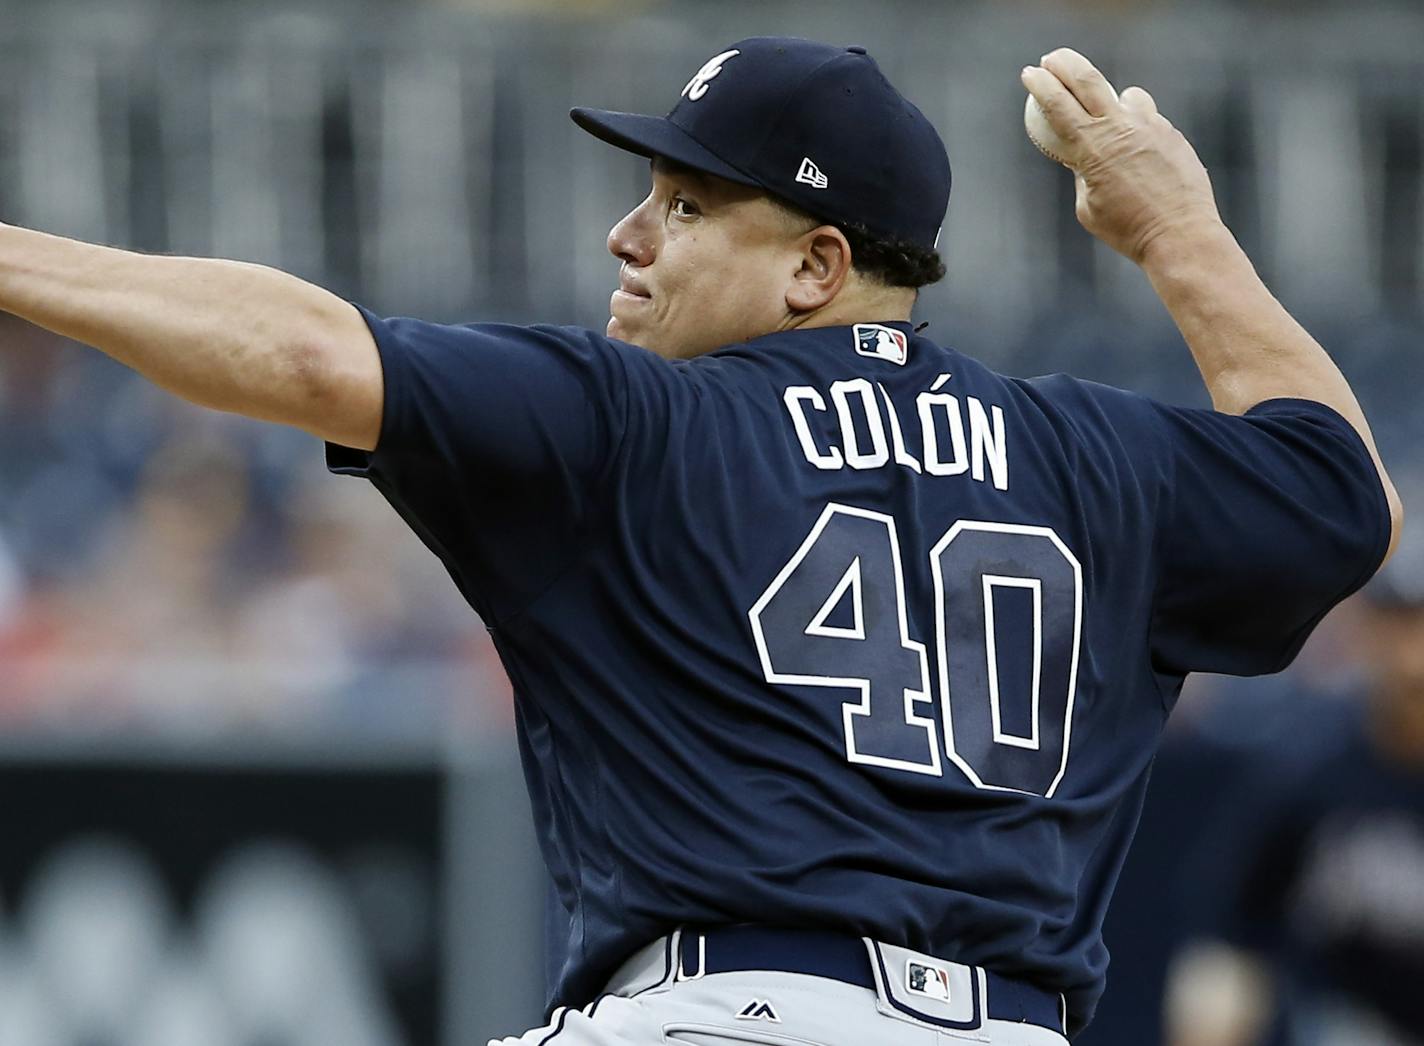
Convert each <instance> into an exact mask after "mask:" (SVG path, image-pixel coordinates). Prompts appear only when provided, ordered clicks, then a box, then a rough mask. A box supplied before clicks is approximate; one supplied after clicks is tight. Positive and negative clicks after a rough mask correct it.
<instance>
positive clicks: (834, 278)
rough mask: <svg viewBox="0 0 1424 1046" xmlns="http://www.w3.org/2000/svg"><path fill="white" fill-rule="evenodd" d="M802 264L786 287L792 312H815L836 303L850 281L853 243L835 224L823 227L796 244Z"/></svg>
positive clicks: (788, 305)
mask: <svg viewBox="0 0 1424 1046" xmlns="http://www.w3.org/2000/svg"><path fill="white" fill-rule="evenodd" d="M797 247H798V248H799V254H798V259H799V262H800V265H799V267H798V268H797V270H796V272H795V274H794V275H793V276H792V277H791V283H790V285H789V286H788V287H787V288H786V305H787V307H788V308H790V309H791V311H792V312H814V311H815V310H816V309H820V308H823V307H825V306H826V305H829V304H830V303H831V302H832V301H834V300H835V297H836V295H837V294H839V293H840V292H841V288H842V287H843V286H845V282H846V280H847V279H849V278H850V271H851V257H850V244H849V243H847V242H846V238H845V234H844V233H842V232H841V231H840V230H839V229H837V228H836V227H835V226H834V225H822V226H819V227H817V228H815V229H812V230H811V231H810V232H808V233H806V234H805V235H803V236H802V237H801V238H800V239H799V240H798V241H797Z"/></svg>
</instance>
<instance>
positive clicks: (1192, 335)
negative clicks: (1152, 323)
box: [1142, 223, 1401, 532]
mask: <svg viewBox="0 0 1424 1046" xmlns="http://www.w3.org/2000/svg"><path fill="white" fill-rule="evenodd" d="M1142 267H1143V269H1144V271H1145V272H1146V273H1147V276H1148V278H1149V279H1150V280H1151V281H1152V286H1153V287H1154V288H1155V289H1156V291H1157V294H1158V296H1159V297H1161V299H1162V301H1163V303H1164V304H1165V305H1166V306H1167V310H1168V312H1170V313H1171V315H1172V319H1173V320H1174V321H1175V322H1176V324H1177V327H1178V329H1179V330H1181V332H1182V336H1183V337H1184V338H1185V339H1186V342H1187V345H1188V347H1189V348H1190V349H1191V351H1192V356H1193V357H1194V358H1195V360H1196V363H1197V367H1198V369H1199V370H1200V371H1201V374H1202V378H1203V380H1204V381H1205V382H1206V387H1207V390H1208V391H1209V392H1210V393H1211V398H1212V403H1213V404H1214V405H1215V407H1216V409H1217V410H1219V411H1222V412H1224V413H1228V414H1242V413H1245V412H1246V411H1247V410H1249V409H1250V408H1252V407H1254V406H1255V405H1256V404H1258V403H1261V402H1263V401H1265V400H1268V399H1276V398H1283V397H1292V398H1299V399H1308V400H1314V401H1316V402H1318V403H1324V404H1325V405H1326V406H1328V407H1332V408H1334V409H1335V410H1336V411H1338V412H1339V413H1340V415H1341V416H1342V417H1344V418H1345V419H1346V420H1347V421H1348V422H1350V424H1351V425H1353V426H1354V427H1355V430H1356V431H1357V432H1359V434H1360V436H1361V438H1362V439H1363V440H1364V441H1365V444H1366V446H1368V447H1369V449H1370V454H1371V455H1372V456H1373V457H1374V461H1375V467H1376V468H1377V469H1378V470H1379V474H1380V479H1381V481H1382V482H1383V484H1384V487H1385V492H1386V494H1387V496H1388V497H1389V501H1390V511H1391V516H1392V517H1393V518H1394V520H1395V529H1396V532H1397V530H1398V523H1399V519H1400V516H1401V509H1400V506H1399V499H1398V496H1397V495H1396V493H1395V491H1394V487H1393V485H1392V484H1391V482H1390V480H1389V476H1388V474H1387V473H1386V471H1385V468H1384V465H1383V463H1382V462H1381V461H1380V458H1379V452H1378V451H1377V450H1376V448H1375V441H1374V436H1373V435H1372V433H1371V432H1370V427H1369V423H1368V422H1367V421H1366V420H1365V414H1364V411H1363V410H1361V409H1360V404H1359V402H1358V401H1357V400H1356V399H1355V394H1354V392H1352V391H1351V389H1350V385H1349V383H1348V382H1347V381H1346V380H1345V376H1344V375H1343V374H1341V373H1340V369H1339V368H1338V367H1336V366H1335V363H1334V361H1333V360H1331V359H1330V356H1329V355H1328V354H1327V353H1326V352H1325V350H1324V349H1323V348H1321V346H1320V344H1319V343H1318V342H1317V341H1316V340H1315V339H1314V338H1313V337H1311V336H1310V334H1309V333H1308V332H1307V331H1306V330H1305V328H1303V327H1302V326H1301V325H1300V324H1299V323H1297V322H1296V321H1295V319H1294V318H1293V317H1292V316H1291V315H1290V313H1288V312H1287V311H1286V310H1285V308H1284V307H1283V306H1282V305H1281V304H1280V302H1278V301H1277V300H1276V299H1275V297H1274V296H1273V295H1272V294H1271V292H1270V291H1269V290H1268V289H1267V288H1266V286H1265V284H1264V283H1262V281H1261V278H1260V277H1259V276H1258V275H1257V274H1256V270H1255V268H1254V267H1253V266H1252V264H1251V261H1250V259H1249V258H1247V257H1246V254H1245V252H1244V251H1242V249H1241V248H1240V246H1239V245H1238V244H1237V243H1236V240H1235V238H1234V237H1233V236H1232V235H1231V233H1230V231H1229V230H1227V229H1226V228H1225V226H1222V225H1219V224H1215V223H1213V224H1207V225H1204V226H1202V227H1200V228H1196V229H1192V230H1184V231H1180V232H1174V233H1173V234H1172V235H1170V236H1162V237H1160V238H1158V240H1157V241H1156V242H1154V243H1153V244H1152V246H1151V247H1150V249H1149V250H1148V252H1147V254H1146V255H1145V257H1144V258H1143V260H1142Z"/></svg>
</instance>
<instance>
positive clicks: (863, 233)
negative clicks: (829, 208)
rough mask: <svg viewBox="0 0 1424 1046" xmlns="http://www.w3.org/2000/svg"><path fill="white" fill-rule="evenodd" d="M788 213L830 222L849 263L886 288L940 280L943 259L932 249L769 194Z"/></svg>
mask: <svg viewBox="0 0 1424 1046" xmlns="http://www.w3.org/2000/svg"><path fill="white" fill-rule="evenodd" d="M772 199H773V200H775V202H776V203H777V205H778V206H780V207H781V208H782V209H783V210H785V211H786V212H787V214H788V215H790V216H791V217H793V218H794V219H796V220H798V221H803V222H805V223H806V224H807V226H808V228H814V227H815V226H817V225H834V226H835V227H836V228H837V229H839V230H840V231H841V233H842V235H844V236H845V238H846V242H847V243H848V244H850V257H851V265H852V266H853V267H854V268H855V270H856V272H858V273H860V274H861V275H862V276H866V277H869V278H870V279H872V280H875V281H877V282H879V283H883V284H884V285H885V286H887V287H911V288H914V289H916V290H918V289H919V288H921V287H926V286H928V285H929V284H931V283H938V282H939V281H940V280H942V279H944V273H945V269H944V261H943V259H941V258H940V256H939V252H938V251H936V250H932V249H928V248H925V247H921V246H920V245H919V244H915V243H908V242H906V241H904V240H892V239H888V238H887V237H884V236H881V235H879V234H878V233H874V232H871V231H870V230H869V229H867V228H866V227H865V226H864V225H859V224H856V225H852V224H849V223H847V222H837V221H827V220H824V219H821V218H818V217H816V216H815V215H814V214H811V213H810V212H809V211H803V210H802V209H801V208H800V207H797V206H796V205H795V204H793V203H788V202H787V201H785V200H781V199H777V198H775V197H772Z"/></svg>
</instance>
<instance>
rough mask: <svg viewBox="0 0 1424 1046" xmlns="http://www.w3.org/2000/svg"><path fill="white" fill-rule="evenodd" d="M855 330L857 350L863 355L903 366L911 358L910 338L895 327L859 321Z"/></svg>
mask: <svg viewBox="0 0 1424 1046" xmlns="http://www.w3.org/2000/svg"><path fill="white" fill-rule="evenodd" d="M854 332H855V351H856V352H858V353H860V354H861V355H862V356H874V357H875V358H876V359H878V360H889V361H890V362H891V363H898V364H899V365H900V366H902V367H903V366H904V365H905V361H906V360H907V359H909V358H910V339H909V338H907V337H905V335H904V332H902V331H897V330H896V329H895V328H894V327H882V326H881V325H880V324H878V323H857V324H856V325H855V328H854Z"/></svg>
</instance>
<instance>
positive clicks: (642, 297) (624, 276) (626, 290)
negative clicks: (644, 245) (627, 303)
mask: <svg viewBox="0 0 1424 1046" xmlns="http://www.w3.org/2000/svg"><path fill="white" fill-rule="evenodd" d="M613 296H614V297H615V298H619V297H621V298H625V299H633V300H639V301H647V300H648V299H650V298H651V297H652V296H653V295H652V292H651V291H649V290H647V289H646V288H644V287H643V286H641V285H640V284H639V283H638V281H637V280H635V279H633V278H632V276H631V275H630V274H629V272H628V269H627V267H626V266H625V267H624V268H623V269H621V270H620V271H619V273H618V289H617V290H616V291H614V292H613Z"/></svg>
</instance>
